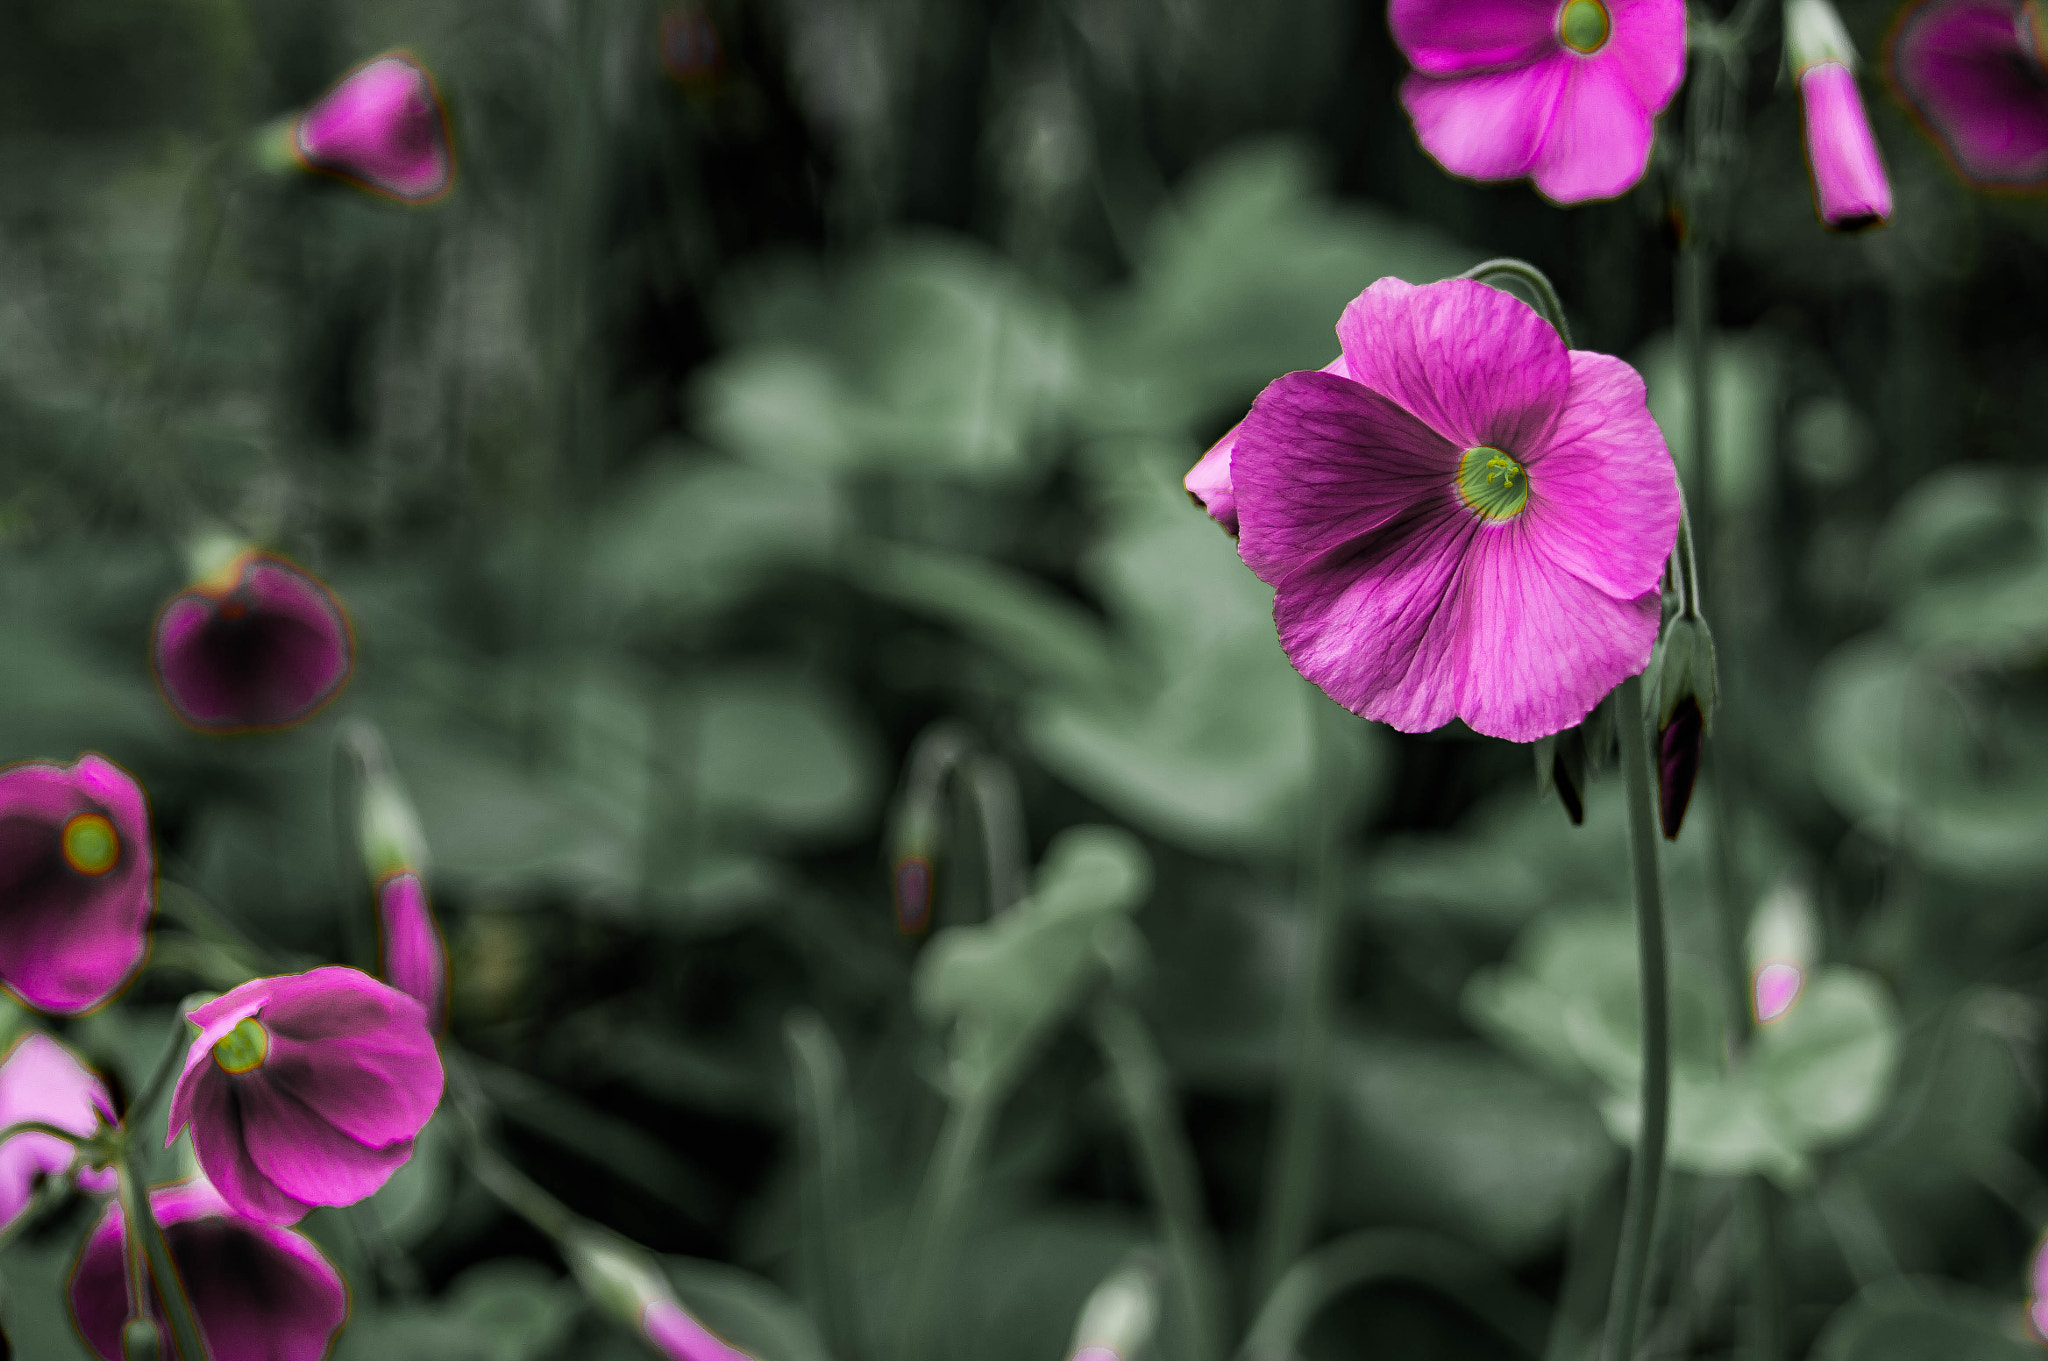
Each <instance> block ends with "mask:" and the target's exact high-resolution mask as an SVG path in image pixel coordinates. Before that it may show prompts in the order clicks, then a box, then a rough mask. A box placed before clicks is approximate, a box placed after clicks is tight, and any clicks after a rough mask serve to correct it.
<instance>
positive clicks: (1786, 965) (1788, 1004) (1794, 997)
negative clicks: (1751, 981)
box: [1753, 959, 1806, 1021]
mask: <svg viewBox="0 0 2048 1361" xmlns="http://www.w3.org/2000/svg"><path fill="white" fill-rule="evenodd" d="M1805 981H1806V974H1805V971H1804V970H1802V969H1801V968H1800V967H1799V966H1798V965H1797V964H1794V963H1793V962H1792V961H1791V960H1789V959H1772V960H1767V961H1765V962H1764V963H1763V964H1762V965H1761V966H1759V967H1758V969H1757V971H1756V980H1755V986H1754V989H1753V991H1754V992H1755V999H1754V1000H1755V1005H1756V1018H1757V1019H1758V1020H1759V1021H1775V1020H1777V1019H1778V1018H1779V1017H1780V1016H1783V1015H1784V1014H1785V1013H1786V1012H1788V1011H1790V1010H1792V1004H1793V1003H1794V1002H1796V1001H1798V1000H1799V989H1800V986H1801V985H1802V984H1803V983H1804V982H1805Z"/></svg>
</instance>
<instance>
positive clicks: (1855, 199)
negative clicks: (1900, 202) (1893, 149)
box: [1785, 0, 1892, 231]
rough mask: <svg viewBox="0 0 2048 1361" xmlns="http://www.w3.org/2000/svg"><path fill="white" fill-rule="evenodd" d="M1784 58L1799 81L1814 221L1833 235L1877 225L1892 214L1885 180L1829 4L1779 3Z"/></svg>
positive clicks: (1850, 51) (1817, 0)
mask: <svg viewBox="0 0 2048 1361" xmlns="http://www.w3.org/2000/svg"><path fill="white" fill-rule="evenodd" d="M1785 55H1786V58H1787V60H1789V61H1790V62H1791V64H1792V71H1793V73H1794V75H1796V76H1797V77H1798V79H1799V102H1800V105H1801V107H1802V108H1803V109H1804V111H1805V115H1806V163H1807V167H1808V168H1809V169H1810V170H1811V171H1812V173H1813V201H1814V206H1815V208H1816V209H1817V210H1818V211H1819V213H1820V220H1821V221H1822V222H1823V223H1825V224H1826V225H1827V226H1829V227H1833V228H1835V229H1836V230H1838V231H1858V230H1861V229H1862V228H1865V227H1876V226H1882V225H1883V224H1884V223H1885V222H1887V221H1889V220H1890V219H1891V215H1892V186H1891V181H1890V180H1889V179H1887V178H1886V177H1885V173H1884V162H1883V161H1882V160H1881V159H1879V157H1878V154H1877V140H1876V139H1875V138H1874V137H1872V136H1871V133H1870V116H1869V115H1868V114H1867V113H1865V112H1864V109H1863V94H1862V91H1860V90H1858V89H1857V88H1856V49H1855V47H1854V45H1853V44H1851V43H1850V41H1849V35H1848V33H1847V32H1846V31H1845V30H1844V29H1843V27H1842V19H1841V16H1840V15H1838V14H1836V13H1835V7H1834V6H1833V5H1831V4H1829V3H1828V0H1790V3H1788V4H1787V5H1786V6H1785Z"/></svg>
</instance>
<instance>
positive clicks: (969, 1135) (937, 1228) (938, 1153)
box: [892, 1083, 997, 1361]
mask: <svg viewBox="0 0 2048 1361" xmlns="http://www.w3.org/2000/svg"><path fill="white" fill-rule="evenodd" d="M996 1096H997V1084H994V1083H981V1084H978V1085H976V1086H974V1087H972V1088H970V1089H969V1090H968V1091H967V1092H966V1093H965V1094H963V1095H961V1096H957V1097H955V1098H954V1099H953V1100H952V1102H951V1103H950V1104H949V1105H948V1106H947V1108H946V1123H945V1125H944V1126H943V1127H942V1128H941V1129H940V1130H939V1143H938V1147H937V1148H935V1149H933V1150H932V1158H931V1163H930V1165H929V1166H928V1168H927V1170H926V1172H925V1179H924V1186H923V1187H922V1188H921V1189H920V1190H919V1192H918V1197H917V1208H916V1210H914V1211H913V1213H912V1215H911V1225H912V1228H911V1233H912V1238H911V1257H910V1262H909V1272H908V1274H907V1275H906V1276H905V1278H904V1285H903V1294H902V1298H901V1299H900V1300H899V1301H898V1313H897V1319H898V1323H897V1329H896V1348H895V1351H894V1352H893V1353H892V1355H894V1356H895V1357H897V1358H898V1359H899V1361H926V1358H927V1357H929V1356H930V1355H931V1354H932V1345H933V1344H932V1333H933V1330H934V1327H935V1324H936V1319H935V1318H934V1315H935V1314H936V1313H937V1312H938V1305H939V1300H940V1299H942V1298H943V1297H944V1295H945V1290H946V1283H947V1280H948V1279H949V1277H950V1275H951V1271H950V1268H951V1265H952V1262H953V1252H954V1240H955V1239H956V1238H957V1237H958V1236H959V1229H960V1224H959V1221H960V1218H961V1211H962V1210H963V1209H964V1208H965V1206H966V1204H967V1200H968V1192H969V1190H970V1189H971V1188H972V1186H973V1184H974V1178H975V1173H976V1172H977V1170H978V1169H979V1168H980V1166H981V1156H982V1148H983V1145H985V1144H986V1143H987V1142H988V1135H989V1129H990V1127H991V1125H993V1124H994V1118H993V1117H994V1115H995V1105H996Z"/></svg>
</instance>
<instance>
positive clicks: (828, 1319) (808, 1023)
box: [783, 1010, 866, 1361]
mask: <svg viewBox="0 0 2048 1361" xmlns="http://www.w3.org/2000/svg"><path fill="white" fill-rule="evenodd" d="M783 1037H784V1039H785V1040H786V1041H787V1043H788V1045H789V1053H790V1058H791V1066H792V1067H793V1068H794V1069H795V1076H796V1083H795V1086H796V1112H797V1128H798V1133H799V1136H800V1139H801V1141H802V1145H803V1149H804V1155H805V1161H807V1162H808V1163H809V1164H810V1167H809V1169H808V1170H809V1174H810V1175H809V1177H808V1180H809V1182H810V1185H809V1187H808V1188H807V1189H808V1192H809V1194H808V1195H807V1196H806V1197H805V1200H806V1205H805V1209H806V1212H807V1214H808V1216H809V1218H810V1219H811V1221H812V1222H811V1224H810V1225H809V1231H808V1232H807V1233H806V1234H805V1237H806V1238H807V1239H808V1240H809V1249H810V1252H811V1253H812V1261H811V1276H812V1285H811V1288H812V1289H813V1290H815V1291H816V1292H817V1306H816V1307H817V1311H818V1314H819V1316H820V1317H819V1320H818V1321H819V1323H820V1324H821V1325H822V1329H823V1331H824V1334H825V1338H826V1340H827V1342H829V1343H830V1344H831V1347H832V1354H833V1355H834V1356H839V1357H845V1358H848V1361H852V1358H855V1357H857V1356H859V1355H860V1354H861V1353H862V1352H863V1351H864V1350H865V1347H864V1346H863V1343H864V1342H865V1341H866V1335H865V1330H864V1329H862V1328H861V1326H860V1319H859V1315H858V1306H859V1300H860V1294H859V1292H858V1291H857V1290H856V1289H855V1288H854V1282H853V1281H852V1280H851V1279H850V1276H849V1270H848V1269H849V1267H850V1266H851V1265H852V1263H851V1261H850V1254H851V1253H852V1252H853V1246H852V1245H853V1239H852V1236H851V1226H852V1224H853V1219H854V1203H855V1202H854V1194H853V1169H852V1161H853V1158H852V1149H851V1148H850V1147H849V1145H850V1144H851V1142H852V1140H851V1138H850V1137H849V1136H850V1135H851V1133H852V1131H851V1130H850V1129H849V1128H848V1120H847V1115H846V1060H845V1058H844V1056H843V1055H842V1054H841V1052H840V1049H839V1043H838V1041H837V1040H835V1039H834V1038H833V1035H832V1032H831V1030H830V1029H828V1028H827V1027H826V1025H825V1022H824V1021H823V1020H822V1019H821V1018H820V1017H819V1016H818V1015H817V1013H816V1012H813V1011H809V1010H803V1011H798V1012H796V1013H795V1014H793V1015H792V1016H790V1018H789V1019H788V1020H787V1021H785V1022H784V1023H783Z"/></svg>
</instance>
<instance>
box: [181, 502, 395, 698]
mask: <svg viewBox="0 0 2048 1361" xmlns="http://www.w3.org/2000/svg"><path fill="white" fill-rule="evenodd" d="M192 563H193V568H194V572H193V576H194V580H193V584H192V585H191V586H189V587H187V588H186V589H185V590H183V591H180V592H179V593H178V594H177V595H174V596H172V597H171V599H170V601H169V602H168V603H166V604H165V606H164V608H163V611H162V613H160V614H158V615H157V620H156V629H155V631H154V637H153V638H152V640H151V653H150V664H151V667H152V669H153V670H154V671H155V673H156V680H157V687H158V689H159V690H161V691H162V693H163V697H164V699H165V701H166V702H167V703H169V704H170V706H171V708H172V710H173V711H174V712H176V714H177V715H178V717H179V718H181V719H183V720H184V721H185V722H186V723H188V724H190V725H191V726H193V727H195V728H198V729H199V730H201V731H202V732H211V733H233V732H258V731H265V730H269V729H274V728H282V727H288V726H290V725H291V724H294V723H297V722H300V721H302V720H303V719H306V718H308V717H310V716H311V715H312V714H313V713H314V711H316V710H318V709H319V708H320V707H321V706H322V705H324V704H326V703H327V701H329V700H330V699H333V698H334V696H335V695H336V694H337V693H338V692H339V691H340V690H341V687H342V686H343V685H344V684H346V683H347V681H348V677H349V671H350V668H351V667H352V666H353V664H354V653H355V640H354V638H353V637H352V636H351V635H350V632H349V627H348V618H347V616H346V615H345V614H344V613H343V612H342V608H341V602H340V601H338V600H336V599H335V598H334V593H333V592H331V591H329V590H328V589H327V587H326V586H324V585H323V584H321V582H320V581H318V580H317V579H316V578H314V577H313V575H312V574H311V573H309V572H307V571H306V570H305V569H304V568H301V567H299V566H298V565H297V564H295V563H291V562H287V561H285V560H284V559H283V558H279V557H273V556H271V555H270V554H267V553H260V552H257V551H256V550H254V549H252V548H250V547H248V546H247V545H246V544H238V543H235V542H233V541H231V540H228V539H225V538H222V537H220V536H207V537H205V538H204V539H202V540H201V541H200V542H199V543H198V544H196V545H195V546H194V548H193V551H192Z"/></svg>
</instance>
